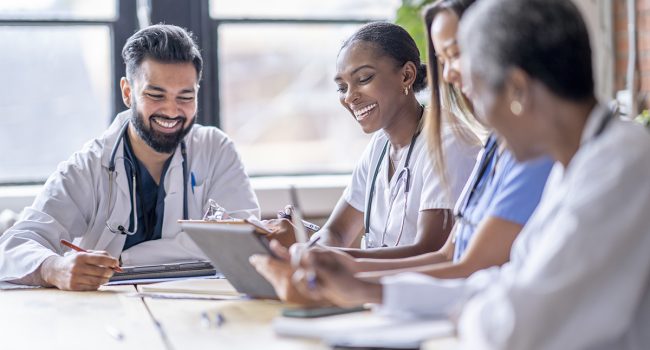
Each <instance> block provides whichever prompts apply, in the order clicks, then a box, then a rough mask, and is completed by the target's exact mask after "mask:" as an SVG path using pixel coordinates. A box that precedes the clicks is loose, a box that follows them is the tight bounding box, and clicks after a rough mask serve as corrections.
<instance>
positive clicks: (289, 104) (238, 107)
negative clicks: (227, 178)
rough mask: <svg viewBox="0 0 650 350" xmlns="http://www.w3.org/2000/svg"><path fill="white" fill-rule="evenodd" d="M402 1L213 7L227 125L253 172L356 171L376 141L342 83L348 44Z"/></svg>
mask: <svg viewBox="0 0 650 350" xmlns="http://www.w3.org/2000/svg"><path fill="white" fill-rule="evenodd" d="M398 5H399V1H397V2H396V1H390V0H388V1H387V0H384V1H378V0H357V1H346V0H330V1H319V2H315V1H304V0H284V1H274V2H271V1H264V0H260V1H219V0H213V1H211V9H210V13H211V15H212V17H214V18H215V19H216V22H217V26H216V28H217V31H218V41H217V42H218V48H217V50H218V52H219V56H218V62H219V91H220V94H219V95H220V126H221V128H222V129H223V130H224V131H225V132H226V133H227V134H228V135H230V137H231V138H232V139H233V140H234V142H235V144H236V145H237V148H238V150H239V152H240V153H241V155H242V158H243V161H244V164H245V165H246V168H247V170H248V172H249V173H250V174H252V175H261V174H265V175H268V174H314V173H344V172H350V171H351V170H352V169H353V168H354V165H355V164H356V163H357V161H358V159H359V157H360V155H361V153H362V151H363V149H364V148H365V147H366V145H367V143H368V141H369V139H370V136H369V135H365V134H364V133H363V131H362V130H361V128H360V127H359V125H358V124H357V122H356V121H355V120H354V119H353V117H352V116H351V115H350V114H349V112H347V110H345V109H344V108H343V106H341V104H340V103H339V99H338V93H337V92H336V85H335V84H334V82H333V78H334V75H335V74H336V56H337V54H338V51H339V49H340V46H341V44H342V43H343V41H344V40H345V39H346V38H347V37H349V36H350V35H351V34H352V33H353V32H354V31H355V30H357V29H358V28H359V27H360V26H361V25H362V24H363V23H364V22H367V21H369V20H385V19H388V18H390V17H392V15H393V13H394V11H395V9H396V7H397V6H398Z"/></svg>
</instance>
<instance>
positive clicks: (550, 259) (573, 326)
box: [383, 106, 650, 350]
mask: <svg viewBox="0 0 650 350" xmlns="http://www.w3.org/2000/svg"><path fill="white" fill-rule="evenodd" d="M605 115H606V113H605V107H604V106H599V107H597V108H595V109H594V111H593V112H592V114H591V116H590V117H589V119H588V121H587V125H586V127H585V130H584V132H583V138H582V143H581V145H580V149H579V150H578V152H577V153H576V154H575V155H574V157H573V158H572V160H571V163H570V164H569V166H568V167H567V168H566V169H565V168H564V167H562V165H561V164H556V166H555V167H554V168H553V171H552V172H551V175H550V176H549V181H548V183H547V185H546V189H545V191H544V195H543V197H542V200H541V202H540V204H539V206H538V207H537V210H536V211H535V213H534V214H533V216H532V217H531V219H530V220H529V222H528V223H527V224H526V226H525V227H524V229H523V230H522V231H521V233H520V234H519V237H518V238H517V240H515V243H514V245H513V247H512V251H511V255H510V262H509V263H507V264H505V265H504V266H503V267H502V268H500V269H499V268H496V267H494V268H491V269H488V270H483V271H479V272H477V273H475V274H473V275H472V276H471V277H470V278H469V279H467V280H451V281H440V280H436V279H433V278H430V277H426V276H422V275H415V274H410V275H405V276H399V277H394V278H387V279H385V280H384V281H383V283H384V306H385V307H386V309H387V310H388V311H394V312H395V311H396V312H407V313H417V314H423V313H424V314H429V315H430V314H435V313H436V312H437V313H440V312H443V311H445V309H448V308H449V307H450V305H452V304H454V303H456V302H458V301H460V299H462V296H463V294H465V296H471V295H472V294H473V297H472V298H471V299H470V301H469V302H468V303H467V304H466V305H465V307H464V308H463V312H462V315H461V317H460V321H459V323H460V325H459V335H460V338H461V343H462V346H461V348H462V349H639V350H640V349H648V348H650V332H648V329H650V213H649V212H648V209H649V208H650V185H649V184H648V179H649V178H650V135H649V134H648V133H647V132H646V130H643V128H642V127H641V126H639V125H634V124H632V123H631V122H623V121H619V120H613V121H611V122H610V123H609V125H608V126H607V128H606V129H605V130H604V132H603V133H602V134H601V135H600V136H595V133H596V130H597V129H598V126H599V125H600V124H601V121H602V120H603V119H604V118H605ZM414 293H416V294H418V295H421V297H420V298H418V297H417V296H416V295H415V294H414Z"/></svg>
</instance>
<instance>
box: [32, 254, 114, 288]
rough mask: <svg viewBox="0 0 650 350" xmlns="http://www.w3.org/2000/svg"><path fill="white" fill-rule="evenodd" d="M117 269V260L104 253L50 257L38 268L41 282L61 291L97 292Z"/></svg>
mask: <svg viewBox="0 0 650 350" xmlns="http://www.w3.org/2000/svg"><path fill="white" fill-rule="evenodd" d="M116 267H119V262H118V261H117V259H115V258H113V257H112V256H110V255H109V254H108V253H107V252H105V251H89V252H87V253H74V254H69V255H66V256H51V257H49V258H47V259H45V261H43V263H42V264H41V267H40V274H41V278H42V279H43V281H45V282H46V283H47V284H50V285H53V286H55V287H57V288H59V289H63V290H78V291H81V290H97V288H99V286H101V285H102V284H105V283H107V282H108V280H109V279H110V278H111V276H113V268H116Z"/></svg>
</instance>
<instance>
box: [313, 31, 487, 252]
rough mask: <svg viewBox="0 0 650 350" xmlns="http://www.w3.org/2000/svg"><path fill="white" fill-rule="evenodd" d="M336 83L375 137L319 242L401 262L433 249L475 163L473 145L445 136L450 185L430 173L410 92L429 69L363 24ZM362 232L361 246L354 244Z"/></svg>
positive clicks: (403, 44) (344, 52) (400, 38)
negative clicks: (404, 258) (398, 259)
mask: <svg viewBox="0 0 650 350" xmlns="http://www.w3.org/2000/svg"><path fill="white" fill-rule="evenodd" d="M334 81H335V83H336V85H337V87H338V92H339V102H340V103H341V105H342V106H343V107H344V108H345V109H346V110H347V111H348V112H349V113H350V116H351V117H352V118H354V119H355V120H356V121H357V123H359V125H360V126H361V129H362V130H363V132H365V133H372V134H373V137H372V139H371V141H370V143H369V145H368V146H367V147H366V150H365V152H364V153H363V155H362V158H361V160H360V161H359V162H358V164H357V166H356V169H355V170H354V172H353V175H352V181H351V183H350V184H349V186H348V187H347V189H346V190H345V192H344V194H343V196H342V197H341V199H340V200H339V203H338V204H337V206H336V208H335V209H334V212H333V213H332V215H331V216H330V218H329V220H328V221H327V223H326V224H325V226H324V227H323V229H322V230H321V231H320V232H319V233H318V235H320V236H321V237H322V240H321V242H322V243H324V244H327V245H331V246H338V247H342V248H349V249H347V250H346V251H347V252H349V253H350V254H352V255H353V256H357V257H378V258H389V257H391V258H392V257H404V256H411V255H415V254H419V253H425V252H429V251H433V250H436V249H438V248H439V247H440V246H441V245H442V244H443V243H444V242H445V240H446V238H447V235H448V234H449V230H450V228H451V220H450V217H451V215H450V212H451V208H452V206H453V204H454V202H455V200H456V198H457V197H458V195H459V193H460V191H461V189H462V185H463V183H464V182H465V180H466V179H467V177H468V176H469V173H470V171H471V169H472V167H473V165H474V160H475V157H476V152H477V151H478V149H477V148H478V147H477V146H476V145H475V144H472V143H468V142H465V141H464V140H461V139H459V138H456V137H455V135H454V134H453V133H451V132H450V133H448V134H447V135H446V137H445V142H444V146H443V147H445V152H447V153H448V154H449V158H450V159H453V160H454V161H453V162H450V164H449V167H448V168H447V172H446V173H447V176H448V178H449V179H450V180H451V181H450V185H451V186H450V188H449V189H448V188H447V187H446V186H444V185H443V182H442V181H441V177H440V176H438V175H437V174H436V173H435V172H434V171H433V164H432V161H431V159H430V158H429V155H428V152H427V146H426V145H427V142H426V140H425V138H426V137H425V136H424V134H421V130H422V122H423V118H422V117H423V115H424V113H425V108H424V107H423V106H421V105H420V104H419V102H418V101H417V99H416V98H415V94H414V92H417V91H420V90H422V89H423V88H424V87H425V86H426V68H425V67H424V66H423V65H422V63H421V62H420V53H419V51H418V49H417V46H416V45H415V42H414V41H413V39H412V38H411V36H410V35H409V34H408V33H407V32H406V31H405V30H404V29H403V28H401V27H399V26H397V25H394V24H390V23H383V22H375V23H370V24H367V25H365V26H363V27H362V28H361V29H359V30H358V31H357V32H356V33H354V34H353V35H352V36H351V37H350V38H348V39H347V40H346V41H345V42H344V43H343V45H342V47H341V49H340V51H339V54H338V58H337V63H336V76H335V78H334ZM362 233H364V235H363V236H364V237H363V238H364V239H363V240H362V248H378V249H356V248H359V247H358V246H356V247H355V246H353V244H354V243H355V242H356V241H357V239H358V237H359V235H360V234H362Z"/></svg>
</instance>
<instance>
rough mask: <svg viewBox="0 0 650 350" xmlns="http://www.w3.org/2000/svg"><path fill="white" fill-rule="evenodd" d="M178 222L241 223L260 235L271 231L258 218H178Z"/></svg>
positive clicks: (268, 233) (239, 224) (238, 224)
mask: <svg viewBox="0 0 650 350" xmlns="http://www.w3.org/2000/svg"><path fill="white" fill-rule="evenodd" d="M178 223H179V224H184V223H187V224H204V225H210V224H227V225H236V226H241V225H248V226H252V227H253V229H254V230H255V233H258V234H261V235H265V236H266V235H270V234H272V233H273V232H271V231H270V230H269V229H268V228H266V227H265V226H264V225H263V224H262V223H261V222H260V221H258V220H250V219H243V220H242V219H229V220H212V221H206V220H178Z"/></svg>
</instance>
